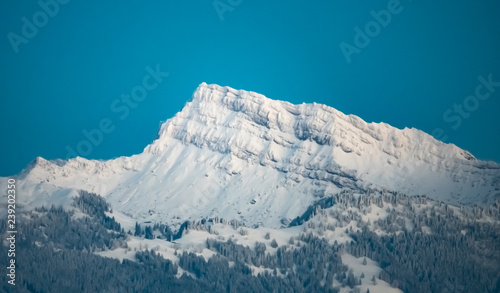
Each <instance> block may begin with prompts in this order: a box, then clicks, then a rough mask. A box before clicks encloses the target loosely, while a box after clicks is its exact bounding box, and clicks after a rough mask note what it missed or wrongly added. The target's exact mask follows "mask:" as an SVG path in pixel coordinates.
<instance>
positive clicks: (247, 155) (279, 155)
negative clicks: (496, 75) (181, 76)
mask: <svg viewBox="0 0 500 293" xmlns="http://www.w3.org/2000/svg"><path fill="white" fill-rule="evenodd" d="M17 178H18V179H19V183H18V197H17V201H18V204H21V205H24V206H25V207H27V208H29V207H34V206H40V205H42V204H43V205H50V204H61V203H62V204H69V203H70V202H71V197H72V196H75V195H76V194H77V190H79V189H84V190H87V191H90V192H95V193H97V194H100V195H102V196H104V197H105V198H106V200H107V201H108V202H110V203H111V205H112V207H113V209H114V210H115V211H117V212H120V213H122V214H124V215H127V216H129V217H131V218H134V219H137V220H139V221H143V222H144V221H153V222H163V223H168V224H176V225H177V224H179V223H181V222H183V221H185V220H196V219H200V218H210V217H222V218H226V219H237V220H239V221H240V222H242V223H244V224H246V225H250V226H251V225H264V226H268V227H275V228H277V227H280V226H281V224H282V223H283V222H287V221H289V220H291V219H293V218H295V217H297V216H299V215H301V214H302V213H303V212H304V211H305V210H306V209H307V207H308V206H309V205H310V204H312V203H313V202H315V201H316V200H318V199H319V198H321V197H323V196H325V195H331V194H335V193H338V192H340V191H342V190H345V189H348V190H351V191H353V192H359V193H368V192H371V191H376V190H389V191H397V192H401V193H405V194H408V195H426V196H428V197H430V198H432V199H437V200H441V201H444V202H448V203H451V204H467V205H470V204H488V203H491V202H493V201H495V200H497V199H498V198H500V165H499V164H497V163H495V162H485V161H479V160H477V159H476V158H474V157H473V156H472V155H471V154H470V153H469V152H467V151H465V150H462V149H460V148H458V147H457V146H455V145H453V144H445V143H442V142H440V141H437V140H435V139H434V138H433V137H431V136H430V135H428V134H426V133H424V132H422V131H420V130H417V129H408V128H405V129H402V130H401V129H397V128H394V127H391V126H390V125H387V124H385V123H366V122H365V121H363V120H362V119H361V118H359V117H357V116H354V115H345V114H343V113H341V112H339V111H337V110H335V109H333V108H331V107H328V106H326V105H320V104H301V105H293V104H290V103H288V102H283V101H276V100H271V99H268V98H266V97H264V96H263V95H260V94H257V93H254V92H247V91H243V90H235V89H232V88H230V87H221V86H218V85H207V84H205V83H202V84H201V85H200V86H199V87H198V89H197V90H196V91H195V93H194V95H193V97H192V99H191V101H189V102H188V103H187V104H186V106H185V107H184V109H183V110H182V111H181V112H179V113H177V115H176V116H175V117H173V118H171V119H169V120H167V121H166V122H165V123H164V124H163V125H162V126H161V128H160V131H159V133H158V136H157V139H156V140H155V141H153V142H152V143H151V144H150V145H148V146H147V147H146V148H145V149H144V152H143V153H141V154H138V155H134V156H131V157H120V158H117V159H113V160H108V161H97V160H87V159H84V158H79V157H78V158H74V159H70V160H67V161H64V160H55V161H47V160H45V159H42V158H37V159H36V160H35V161H33V162H32V163H31V164H30V165H29V166H27V167H26V169H25V170H24V171H22V172H21V173H20V174H18V175H17ZM6 184H7V179H6V178H0V186H2V187H1V188H2V190H6V189H5V185H6ZM3 196H5V195H3ZM3 202H6V201H3Z"/></svg>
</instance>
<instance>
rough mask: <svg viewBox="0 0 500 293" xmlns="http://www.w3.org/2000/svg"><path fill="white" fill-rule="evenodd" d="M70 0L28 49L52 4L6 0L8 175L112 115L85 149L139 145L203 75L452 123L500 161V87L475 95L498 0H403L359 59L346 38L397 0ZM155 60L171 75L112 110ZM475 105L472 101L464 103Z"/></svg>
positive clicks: (453, 130) (472, 147)
mask: <svg viewBox="0 0 500 293" xmlns="http://www.w3.org/2000/svg"><path fill="white" fill-rule="evenodd" d="M66 1H67V2H68V3H67V4H58V6H59V7H58V11H56V12H54V11H55V10H54V7H52V8H53V10H52V12H54V13H52V14H53V16H48V17H47V21H46V22H47V23H46V24H45V25H44V26H43V27H40V28H38V31H37V32H36V34H33V35H34V36H30V38H25V39H26V40H25V43H19V44H18V45H17V50H18V52H17V53H16V52H15V48H14V47H16V46H13V45H12V42H11V40H12V38H13V37H12V36H13V35H14V34H15V35H16V36H18V37H19V38H20V37H22V36H23V32H22V29H23V25H24V23H23V17H26V19H27V20H28V21H30V22H33V16H34V15H35V16H38V20H37V21H38V24H40V23H41V22H42V24H43V21H44V19H43V15H42V14H43V13H40V11H43V10H42V8H41V6H40V4H38V3H37V1H13V0H5V1H2V2H1V4H0V19H1V20H2V22H1V26H0V37H1V41H0V64H1V66H0V89H1V99H0V125H1V126H0V142H1V143H0V176H8V175H12V174H16V173H18V172H19V171H21V170H22V168H24V167H25V166H26V165H27V164H28V163H29V162H30V161H31V160H33V159H34V158H35V157H37V156H41V157H44V158H46V159H55V158H66V157H67V154H68V151H67V146H69V147H71V148H73V149H75V148H76V147H77V145H78V143H79V142H81V141H82V140H85V139H86V137H85V136H84V134H83V133H82V131H84V130H87V131H91V130H92V129H95V128H98V127H99V124H100V123H101V122H102V121H103V119H105V121H107V122H110V123H111V124H112V128H113V130H112V131H109V133H105V134H103V137H102V142H101V143H99V144H98V145H94V146H92V150H91V151H90V152H89V153H88V154H86V155H85V157H87V158H91V159H109V158H114V157H118V156H124V155H126V156H129V155H132V154H137V153H140V152H142V150H143V149H144V147H145V146H146V145H147V144H148V143H150V142H151V141H152V140H153V139H154V137H155V135H156V132H157V130H158V127H159V124H160V121H165V120H166V119H168V118H170V117H172V116H173V115H175V113H176V112H178V111H179V110H181V109H182V107H183V105H184V104H185V102H186V101H188V100H189V99H190V97H191V94H192V93H193V91H194V90H195V89H196V87H197V86H198V84H200V83H201V82H207V83H217V84H219V85H223V86H224V85H228V86H231V87H233V88H236V89H246V90H251V91H255V92H259V93H262V94H264V95H266V96H267V97H269V98H272V99H279V100H287V101H290V102H292V103H302V102H306V103H311V102H316V103H322V104H327V105H329V106H332V107H334V108H336V109H338V110H340V111H342V112H344V113H346V114H355V115H357V116H360V117H361V118H362V119H364V120H365V121H367V122H372V121H374V122H381V121H383V122H386V123H388V124H391V125H393V126H395V127H398V128H404V127H415V128H418V129H421V130H423V131H425V132H428V133H432V132H433V131H434V130H435V129H441V130H442V134H441V135H440V136H439V138H441V139H443V138H444V136H446V139H445V141H446V142H449V143H454V144H456V145H458V146H459V147H461V148H464V149H467V150H469V151H470V152H472V153H473V154H474V155H475V156H476V157H477V158H479V159H491V160H495V161H497V162H500V151H499V150H500V115H498V112H499V110H500V87H496V86H494V87H491V86H490V88H492V89H493V90H492V91H488V89H487V87H485V86H483V87H482V88H481V89H480V93H482V94H483V95H484V94H486V93H488V94H489V96H488V98H487V99H483V100H479V99H476V100H474V99H472V98H469V99H467V97H468V96H470V95H474V94H475V90H476V88H477V87H478V86H479V85H481V82H480V81H479V80H478V77H480V76H482V77H484V78H485V79H487V78H488V76H489V75H490V74H491V79H492V80H493V81H495V82H497V81H500V53H499V52H500V17H499V15H500V2H498V1H493V0H485V1H458V2H457V1H419V0H413V1H409V0H401V1H400V3H399V5H398V11H399V13H397V14H392V16H391V19H390V21H389V22H388V23H387V24H386V26H385V27H383V26H380V25H379V28H380V30H379V31H375V32H373V31H372V32H371V34H372V35H373V37H371V38H370V43H369V44H368V45H367V46H366V47H364V48H358V49H359V51H358V53H354V54H352V55H351V56H350V58H351V62H350V63H349V62H347V60H346V58H345V56H344V54H343V53H342V50H341V47H340V44H341V43H342V42H345V43H346V44H349V45H352V46H354V45H355V42H354V38H355V36H356V31H355V27H359V28H360V29H361V30H362V31H364V30H365V26H366V24H368V23H370V21H373V20H374V16H373V15H372V13H370V12H371V11H372V10H373V11H375V12H378V11H380V10H382V9H387V7H388V5H389V6H390V5H395V4H397V3H396V2H393V0H391V1H347V0H344V1H326V0H318V1H314V2H307V1H299V0H289V1H260V0H252V1H250V0H243V1H236V0H232V1H226V0H220V1H219V2H216V3H225V5H229V6H225V7H226V8H230V10H227V11H225V12H224V13H221V11H219V13H218V11H217V9H216V8H215V7H214V5H213V4H214V2H213V1H208V0H203V1H202V0H188V1H186V0H175V1H173V0H165V1H142V2H139V1H120V2H114V1H111V3H107V2H105V3H103V2H102V1H93V0H89V1H74V0H73V1H68V0H66ZM41 2H42V3H48V2H50V1H47V0H42V1H41ZM61 2H64V1H61ZM437 2H439V3H437ZM54 3H57V2H54ZM231 3H232V4H233V5H232V6H231ZM220 5H222V4H220ZM233 6H234V7H233ZM219 7H220V9H223V6H219ZM40 17H41V18H40ZM372 24H373V23H372ZM19 38H18V39H17V40H19ZM157 65H159V68H160V70H161V71H163V72H168V73H169V75H168V77H164V78H163V79H162V81H161V82H159V83H158V84H157V86H156V87H155V88H154V89H151V90H149V91H148V92H147V97H146V98H145V99H144V100H142V101H140V102H138V103H137V105H136V107H135V108H132V107H129V112H128V114H127V115H124V113H125V112H118V111H114V110H113V106H112V105H113V103H114V101H115V100H117V99H120V97H121V96H122V94H130V93H131V91H132V90H133V89H134V87H136V86H141V85H142V83H143V78H144V77H145V76H147V75H148V74H149V73H148V70H146V67H147V66H149V67H150V68H152V69H154V68H155V67H156V66H157ZM149 81H150V82H153V81H156V80H153V79H152V80H149ZM496 89H498V90H496ZM464 102H467V103H469V104H468V107H469V109H473V111H466V112H465V113H462V114H458V112H455V111H456V108H454V105H455V104H457V105H460V104H463V103H464ZM120 103H121V102H120ZM115 106H117V105H116V104H115ZM122 106H123V105H122ZM115 110H116V108H115ZM465 114H467V115H465ZM443 115H445V116H446V117H445V118H443ZM457 115H462V116H457ZM123 116H126V117H123ZM465 116H467V118H465ZM457 117H459V118H457ZM121 118H123V119H121ZM458 119H460V123H459V121H458ZM110 127H111V126H109V125H108V128H110Z"/></svg>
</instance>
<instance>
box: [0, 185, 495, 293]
mask: <svg viewBox="0 0 500 293" xmlns="http://www.w3.org/2000/svg"><path fill="white" fill-rule="evenodd" d="M374 207H377V208H379V209H380V210H381V211H382V210H383V211H384V212H385V213H387V216H386V217H384V218H383V219H378V220H376V221H373V222H371V221H365V220H363V217H364V216H366V215H367V214H369V213H370V212H371V209H372V208H374ZM499 207H500V205H499V204H498V203H496V204H495V205H493V206H490V207H488V208H483V207H473V208H465V207H461V208H457V207H452V206H448V205H446V204H444V203H439V202H434V201H431V200H429V199H427V198H425V197H407V196H404V195H401V194H395V193H384V194H381V195H379V196H374V195H368V194H367V195H353V194H350V193H342V194H337V195H334V196H331V197H328V198H324V199H320V200H318V203H317V204H315V205H312V206H311V207H309V209H307V212H306V213H305V214H304V215H302V216H301V217H298V219H296V220H294V221H292V222H291V223H290V224H289V225H290V226H296V225H303V230H302V231H303V232H302V233H300V234H298V235H295V236H292V237H290V239H289V241H288V242H287V243H277V242H276V240H274V239H273V238H272V237H273V235H269V234H267V235H266V239H269V241H271V245H270V246H267V245H266V244H264V243H262V242H256V243H255V245H253V246H252V247H250V246H248V245H241V244H238V243H237V242H234V241H232V240H231V239H229V240H219V239H217V238H207V239H206V241H205V243H204V247H205V248H206V249H208V250H210V251H212V252H213V253H214V254H213V256H212V257H210V258H209V259H208V260H207V259H206V258H204V257H203V256H201V255H198V254H196V253H193V252H187V251H176V252H175V253H176V256H177V258H178V261H176V262H173V261H171V260H168V259H165V258H163V257H162V255H161V254H160V253H158V252H157V251H155V250H154V249H148V248H145V249H142V250H138V251H132V252H130V253H134V254H135V255H134V260H129V259H123V261H120V260H118V259H114V258H108V257H102V256H100V255H98V254H97V253H98V252H103V251H111V250H115V249H118V248H127V246H128V244H127V241H128V240H129V239H130V238H131V237H136V238H142V239H153V238H161V239H163V240H164V241H175V240H176V239H179V238H181V237H182V236H183V235H185V234H186V233H189V232H190V231H194V230H198V231H207V232H208V233H210V234H216V232H215V231H214V229H213V228H212V225H213V224H214V222H216V221H215V220H214V219H205V220H202V221H197V222H185V223H184V224H183V225H181V226H180V228H178V229H174V228H173V227H169V226H167V225H164V224H158V223H154V224H153V223H151V225H146V226H144V225H139V224H137V225H136V228H135V230H134V231H125V230H124V229H123V228H122V227H121V225H120V224H119V223H118V222H117V221H115V219H114V218H110V217H108V216H107V215H106V213H107V212H110V210H111V207H110V206H109V204H107V203H106V202H105V201H104V199H103V198H102V197H100V196H98V195H95V194H92V193H87V192H81V194H80V196H79V197H77V198H75V199H74V203H73V206H72V208H70V209H69V208H66V209H64V208H62V207H54V206H52V207H42V208H38V209H35V210H33V211H26V212H24V214H23V216H22V220H19V223H18V234H17V236H16V237H17V238H18V240H17V241H18V242H17V245H18V246H17V251H18V253H17V256H16V263H17V268H16V275H17V279H16V288H15V289H16V292H340V291H341V290H344V292H361V291H360V290H361V289H360V288H361V287H360V284H361V279H363V278H364V279H366V280H371V281H370V282H373V283H374V284H375V283H377V282H382V281H383V282H387V283H388V284H390V285H391V286H393V287H395V288H399V289H401V290H402V291H403V292H500V229H499V228H500V226H499V220H500V213H499ZM218 221H219V222H220V221H221V220H218ZM222 221H225V220H222ZM332 223H333V224H332ZM352 223H356V226H355V228H354V229H353V226H352V225H350V224H352ZM227 224H228V225H231V226H233V228H234V229H235V231H237V233H240V234H242V235H243V234H245V229H244V228H245V227H241V226H240V225H239V223H238V222H236V221H228V222H227ZM347 227H349V228H347ZM337 229H342V232H344V230H345V233H346V235H348V237H349V240H347V241H344V242H341V241H337V240H334V241H333V242H332V240H333V239H330V238H328V237H326V235H328V233H332V232H333V231H335V230H337ZM422 231H432V232H429V233H425V232H422ZM1 234H2V235H5V227H3V226H2V231H1ZM4 238H5V237H4ZM4 245H5V244H4ZM271 250H272V251H271ZM346 253H348V254H351V255H353V256H354V257H357V258H364V260H363V263H364V264H365V263H366V258H368V259H370V260H373V261H375V262H377V263H378V264H379V265H380V268H381V269H382V270H381V272H380V274H379V275H377V276H364V274H363V275H355V274H354V273H353V271H352V270H351V269H350V268H349V266H348V264H345V263H343V262H342V255H343V254H346ZM0 257H1V258H2V263H6V261H7V259H6V258H7V255H6V254H0ZM4 258H5V259H4ZM255 267H258V268H264V269H263V270H262V271H261V272H259V273H253V272H252V268H255ZM6 278H7V277H6V275H5V274H2V282H1V284H2V285H1V287H0V289H1V290H2V291H4V292H12V287H11V285H9V284H8V283H7V280H6ZM346 290H347V291H346ZM367 291H369V290H367ZM364 292H365V291H364ZM364 292H363V293H364Z"/></svg>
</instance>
